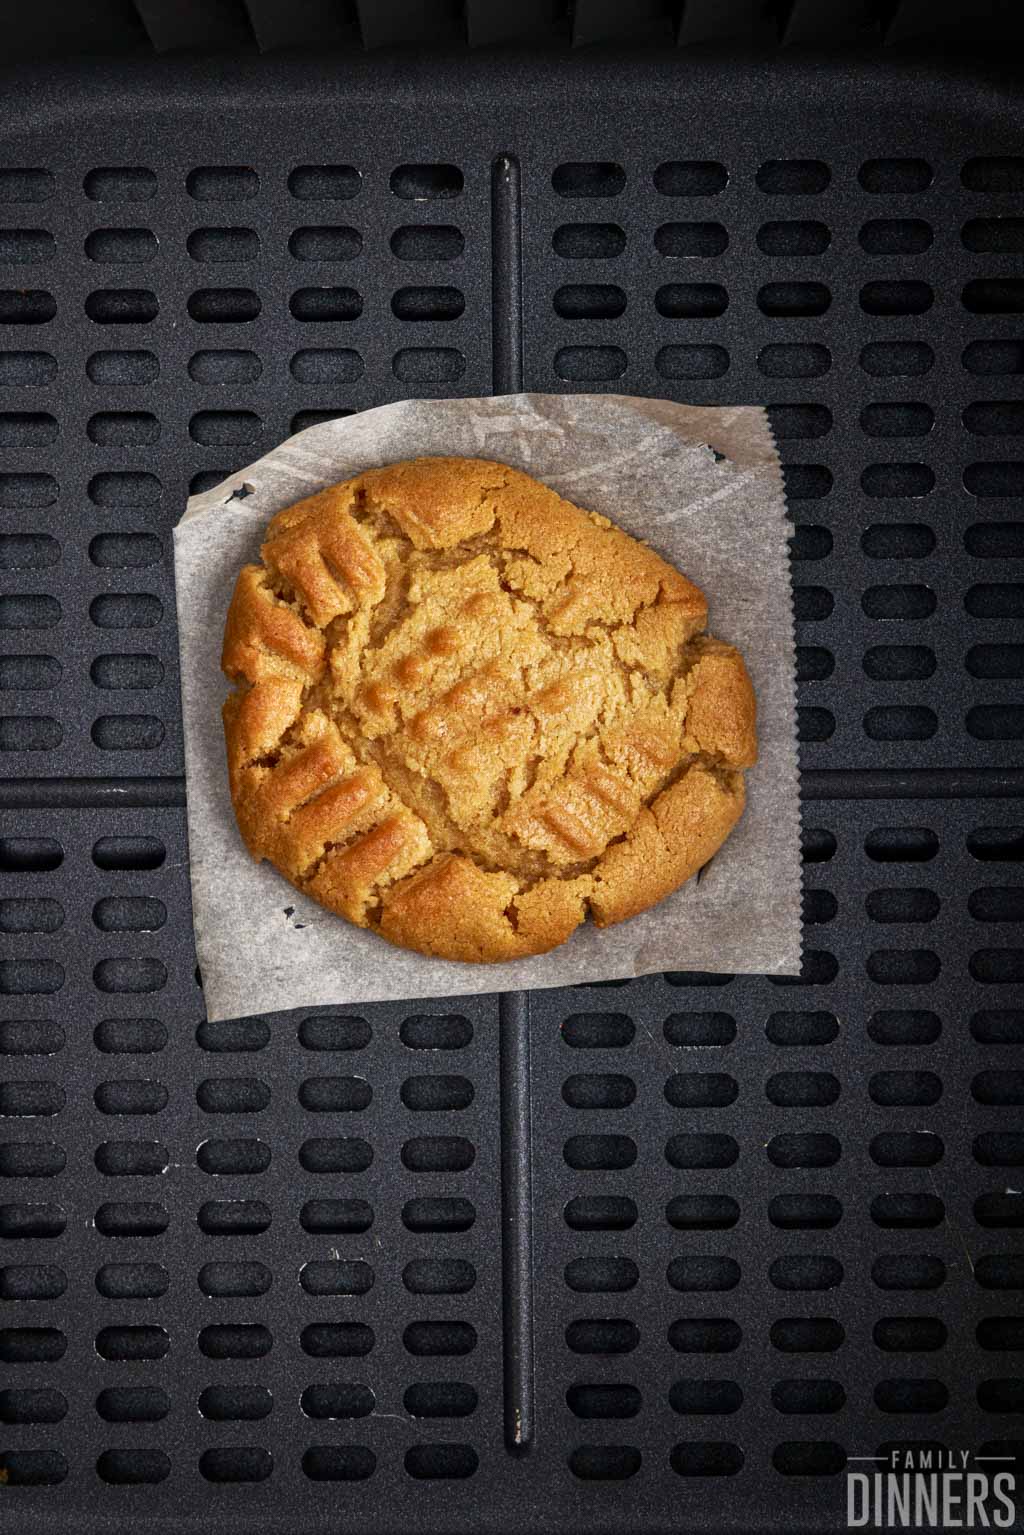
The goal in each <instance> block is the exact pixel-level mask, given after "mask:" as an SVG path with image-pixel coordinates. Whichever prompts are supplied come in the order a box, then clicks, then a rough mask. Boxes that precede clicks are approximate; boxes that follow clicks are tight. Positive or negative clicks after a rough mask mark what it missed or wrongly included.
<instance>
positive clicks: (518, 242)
mask: <svg viewBox="0 0 1024 1535" xmlns="http://www.w3.org/2000/svg"><path fill="white" fill-rule="evenodd" d="M491 375H492V380H493V388H494V393H495V394H515V393H516V392H517V391H518V390H520V389H522V387H523V231H522V187H521V181H520V171H519V161H518V160H517V159H516V158H515V156H514V155H499V156H498V158H497V159H496V160H495V161H494V163H493V165H492V167H491Z"/></svg>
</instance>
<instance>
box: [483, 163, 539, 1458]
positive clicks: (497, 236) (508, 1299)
mask: <svg viewBox="0 0 1024 1535" xmlns="http://www.w3.org/2000/svg"><path fill="white" fill-rule="evenodd" d="M491 356H492V363H491V373H492V380H493V387H494V393H495V394H514V393H516V391H518V390H520V389H522V387H523V263H522V198H521V185H520V173H519V162H518V160H516V159H515V158H514V156H512V155H499V156H498V157H497V159H496V160H495V161H494V163H493V165H492V168H491ZM498 1027H499V1031H500V1041H499V1062H500V1064H499V1074H500V1079H501V1233H502V1244H501V1272H502V1301H503V1305H502V1327H503V1350H504V1366H505V1444H506V1445H507V1447H508V1449H509V1450H510V1451H511V1452H512V1453H513V1454H521V1453H523V1451H525V1450H527V1449H528V1448H529V1446H530V1444H531V1442H532V1440H533V1436H534V1431H535V1427H536V1424H535V1417H534V1373H533V1208H532V1187H533V1180H532V1171H531V1165H530V1157H531V1147H530V1141H531V1120H530V1114H531V1107H530V999H529V996H528V994H527V993H525V992H515V991H512V992H506V993H505V994H504V995H503V996H502V997H501V998H500V999H499V1003H498Z"/></svg>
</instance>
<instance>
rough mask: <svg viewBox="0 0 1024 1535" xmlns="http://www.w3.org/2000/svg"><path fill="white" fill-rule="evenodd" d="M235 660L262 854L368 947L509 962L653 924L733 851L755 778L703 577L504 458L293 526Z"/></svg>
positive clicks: (236, 731) (230, 655) (247, 579)
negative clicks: (614, 929)
mask: <svg viewBox="0 0 1024 1535" xmlns="http://www.w3.org/2000/svg"><path fill="white" fill-rule="evenodd" d="M261 554H262V564H260V565H246V566H245V567H244V568H243V569H242V571H241V572H240V573H239V576H238V581H237V584H236V586H235V592H234V596H233V597H232V600H231V607H230V609H229V612H228V616H227V624H226V626H225V631H224V652H223V660H222V665H223V668H224V672H225V674H226V675H227V676H228V677H229V678H230V679H231V681H232V682H234V683H236V684H237V686H236V688H235V691H234V692H233V693H232V694H231V696H230V697H229V698H228V700H227V702H226V703H225V705H224V733H225V737H226V740H227V756H228V771H229V774H230V782H231V798H232V800H233V802H234V806H235V814H236V815H237V817H238V824H239V827H240V828H241V832H242V835H243V837H244V838H245V841H246V844H247V846H248V848H249V851H250V852H251V853H252V855H253V857H254V858H256V859H262V858H267V859H269V860H270V862H271V863H273V864H274V865H275V866H276V868H278V869H279V870H280V871H281V873H282V874H284V875H285V876H286V878H287V879H289V880H291V882H292V884H294V885H296V886H297V887H298V888H299V889H300V890H302V891H304V892H305V893H306V894H307V895H311V896H313V897H314V899H315V900H317V901H319V902H320V903H321V904H322V905H324V906H326V907H328V908H329V909H330V910H331V911H334V912H337V913H338V914H339V915H340V916H343V917H347V918H348V920H349V921H350V922H355V923H357V924H358V925H359V926H360V927H370V928H372V929H374V931H376V932H378V933H380V934H381V935H382V936H383V937H385V938H388V939H390V940H391V941H392V942H393V943H396V944H401V945H403V946H404V947H405V948H409V949H418V950H419V951H420V952H421V953H423V954H430V955H436V956H440V957H442V958H446V959H458V960H476V961H482V962H487V961H494V960H504V959H517V958H521V957H522V956H524V955H528V954H540V953H543V952H544V951H545V950H547V949H552V948H554V947H555V946H556V945H557V944H560V943H562V942H563V941H564V940H565V939H566V938H568V936H569V934H570V933H571V932H572V931H573V929H574V928H575V927H577V926H578V925H579V923H580V922H582V921H583V920H584V918H585V917H586V915H587V913H588V911H589V912H590V913H591V914H592V915H593V917H594V920H595V922H596V923H597V925H598V926H599V927H605V926H608V925H609V924H610V923H613V922H620V921H622V919H623V918H624V917H631V916H633V915H635V914H636V913H637V912H640V911H644V910H645V909H646V908H647V907H649V906H653V905H654V903H655V902H656V901H660V900H661V899H662V898H663V897H664V896H666V895H668V894H669V892H670V891H672V890H675V889H676V888H677V887H678V886H679V885H681V884H682V883H683V881H684V880H687V879H689V878H690V876H691V875H692V874H694V873H695V872H696V871H697V870H698V869H699V868H700V867H701V866H702V865H703V864H704V863H706V862H707V860H708V859H709V858H710V857H711V855H712V854H713V853H714V852H715V850H716V848H718V847H719V846H720V845H721V843H722V842H723V841H724V839H725V838H726V837H727V836H728V834H729V832H730V831H731V829H732V827H733V826H734V825H735V823H736V821H737V820H738V819H739V816H740V814H741V812H742V810H743V798H744V790H743V774H742V771H741V770H742V769H743V768H746V767H750V766H751V765H752V764H753V762H754V761H755V759H756V755H757V743H756V738H755V733H754V720H755V706H754V694H753V690H752V689H751V686H750V680H749V678H748V676H747V672H746V668H745V667H744V665H743V660H742V658H741V656H740V655H739V653H738V652H737V651H736V650H734V649H733V648H732V647H731V646H730V645H725V644H722V643H721V642H720V641H718V640H714V639H711V638H710V637H709V636H708V635H706V634H705V633H703V630H704V626H705V623H706V621H707V604H706V602H705V600H704V596H703V594H702V593H701V592H700V591H699V590H698V588H697V587H696V586H694V585H693V583H692V582H690V581H688V580H687V579H686V577H685V576H683V575H681V574H680V572H679V571H678V570H675V569H674V568H673V567H672V566H671V565H668V564H666V562H665V561H664V560H663V559H661V558H660V557H659V556H658V555H657V554H655V553H654V551H653V550H651V549H648V548H647V547H646V545H644V544H640V543H638V542H637V541H636V540H635V539H633V538H630V537H628V536H627V535H626V534H625V533H623V532H622V531H621V530H620V529H619V528H616V527H615V526H613V524H611V523H610V522H608V520H607V519H606V518H604V517H599V516H597V515H596V514H595V513H593V512H586V511H582V510H581V509H580V508H579V507H577V506H573V505H572V503H571V502H569V501H563V500H562V498H561V497H560V496H557V495H556V494H555V492H554V491H552V490H549V489H547V487H546V486H544V485H541V484H540V483H539V482H538V481H537V480H533V479H531V478H530V477H529V475H526V474H523V473H521V472H520V471H519V470H516V469H510V468H509V467H508V466H507V465H505V464H498V463H490V462H488V461H486V460H484V459H466V458H422V459H415V460H412V461H411V462H408V463H401V464H391V465H390V466H388V467H387V468H384V469H374V470H370V471H368V472H367V473H366V474H361V475H358V476H357V477H356V478H355V479H354V480H348V481H346V482H345V484H343V485H332V486H331V487H330V489H328V490H324V491H321V492H320V493H319V494H318V495H315V496H310V497H309V499H308V500H306V501H300V502H299V503H298V505H296V506H290V507H287V508H286V509H285V510H284V511H283V512H279V513H278V514H277V516H276V517H275V518H274V519H273V520H272V521H271V523H270V525H269V527H268V528H267V536H266V540H265V542H264V544H263V546H262V550H261Z"/></svg>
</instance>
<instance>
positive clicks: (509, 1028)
mask: <svg viewBox="0 0 1024 1535" xmlns="http://www.w3.org/2000/svg"><path fill="white" fill-rule="evenodd" d="M498 1027H499V1030H500V1035H501V1038H500V1044H499V1051H500V1055H499V1059H500V1066H499V1074H500V1078H501V1232H502V1245H501V1271H502V1292H503V1293H502V1300H503V1306H502V1319H503V1320H502V1326H503V1330H504V1336H503V1346H504V1364H505V1444H506V1446H507V1447H508V1449H509V1450H510V1451H512V1453H513V1454H517V1455H518V1454H522V1453H523V1452H524V1451H526V1450H528V1449H529V1448H530V1445H531V1444H532V1442H533V1437H534V1432H535V1430H536V1416H535V1404H534V1364H533V1175H532V1168H531V1145H530V1142H531V1105H530V997H529V993H528V992H522V991H509V992H505V993H504V994H503V995H502V996H501V997H500V998H499V1002H498Z"/></svg>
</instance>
